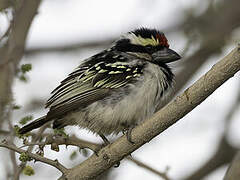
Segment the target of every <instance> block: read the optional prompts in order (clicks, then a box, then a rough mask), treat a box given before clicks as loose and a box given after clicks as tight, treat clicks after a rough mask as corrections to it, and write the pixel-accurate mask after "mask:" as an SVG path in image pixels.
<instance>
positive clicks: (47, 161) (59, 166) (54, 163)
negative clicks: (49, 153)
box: [0, 142, 67, 174]
mask: <svg viewBox="0 0 240 180" xmlns="http://www.w3.org/2000/svg"><path fill="white" fill-rule="evenodd" d="M0 147H5V148H7V149H10V150H13V151H15V152H17V153H19V154H21V153H27V155H28V156H29V157H31V158H33V159H35V160H36V161H40V162H43V163H45V164H49V165H51V166H53V167H55V168H57V169H58V170H59V171H61V172H62V173H63V174H64V173H65V172H66V171H67V168H65V167H64V166H63V165H62V164H60V163H59V162H58V160H51V159H48V158H45V157H42V156H40V155H37V154H33V153H31V152H28V151H25V150H23V149H20V148H18V147H16V146H15V145H10V144H7V143H6V142H2V143H0Z"/></svg>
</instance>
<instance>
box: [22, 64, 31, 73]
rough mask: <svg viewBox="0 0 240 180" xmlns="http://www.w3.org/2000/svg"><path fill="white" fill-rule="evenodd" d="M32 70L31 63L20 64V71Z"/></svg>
mask: <svg viewBox="0 0 240 180" xmlns="http://www.w3.org/2000/svg"><path fill="white" fill-rule="evenodd" d="M31 70H32V64H23V65H21V71H22V73H23V74H24V73H26V72H29V71H31Z"/></svg>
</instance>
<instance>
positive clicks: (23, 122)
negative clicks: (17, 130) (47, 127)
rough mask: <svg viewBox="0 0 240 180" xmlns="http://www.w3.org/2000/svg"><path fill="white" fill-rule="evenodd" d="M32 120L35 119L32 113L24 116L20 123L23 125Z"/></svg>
mask: <svg viewBox="0 0 240 180" xmlns="http://www.w3.org/2000/svg"><path fill="white" fill-rule="evenodd" d="M31 120H33V116H32V115H29V116H25V117H23V118H22V119H21V120H20V121H19V123H20V124H21V125H24V124H26V123H27V122H28V121H31Z"/></svg>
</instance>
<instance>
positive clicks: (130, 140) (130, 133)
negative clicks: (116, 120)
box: [127, 127, 134, 144]
mask: <svg viewBox="0 0 240 180" xmlns="http://www.w3.org/2000/svg"><path fill="white" fill-rule="evenodd" d="M133 128H134V127H130V128H129V129H128V130H127V140H128V142H130V143H132V144H134V142H133V141H132V130H133Z"/></svg>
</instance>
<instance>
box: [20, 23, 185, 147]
mask: <svg viewBox="0 0 240 180" xmlns="http://www.w3.org/2000/svg"><path fill="white" fill-rule="evenodd" d="M179 59H181V56H180V55H179V54H178V53H177V52H175V51H174V50H172V49H170V48H169V43H168V40H167V38H166V36H165V35H164V33H163V32H161V31H159V30H157V29H154V28H144V27H141V28H137V29H134V30H132V31H129V32H127V33H125V34H123V35H121V36H120V38H119V39H117V40H116V41H115V42H114V43H113V44H112V46H111V47H110V48H108V49H105V50H103V51H101V52H99V53H97V54H96V55H93V56H92V57H90V58H87V59H85V60H83V61H82V63H80V65H79V66H78V67H77V68H76V69H74V70H73V72H72V73H70V74H69V75H68V76H67V77H66V78H65V79H64V80H63V81H61V83H60V85H59V86H57V87H56V88H55V89H54V90H53V91H52V92H51V94H52V95H51V97H50V98H49V99H48V100H47V102H46V108H49V111H48V113H47V114H46V115H45V116H43V117H40V118H38V119H36V120H34V121H33V122H30V123H29V124H27V125H25V126H24V127H22V128H21V129H20V130H19V134H25V133H27V132H29V131H31V130H33V129H36V128H39V127H41V126H42V125H44V124H45V123H47V122H49V121H52V128H53V129H60V128H64V127H65V126H69V125H70V126H71V125H72V126H74V125H77V126H79V127H80V128H83V129H87V130H90V131H91V132H93V133H94V134H97V135H99V136H100V137H101V138H102V139H103V141H104V142H106V143H109V142H108V140H107V138H106V137H105V136H106V135H111V134H112V135H117V134H118V133H120V132H127V139H128V140H129V141H130V142H132V140H131V130H132V129H133V128H134V127H135V126H136V125H138V124H140V123H141V122H143V121H144V120H146V119H148V118H150V117H151V116H152V115H153V114H154V113H155V112H156V111H158V110H159V109H160V108H161V104H162V103H163V102H164V99H165V98H166V97H168V96H169V94H171V92H172V90H173V88H174V87H173V86H174V74H173V72H172V70H171V68H170V67H169V66H168V63H171V62H174V61H177V60H179Z"/></svg>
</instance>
